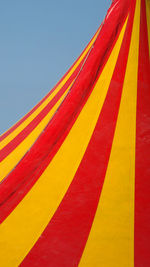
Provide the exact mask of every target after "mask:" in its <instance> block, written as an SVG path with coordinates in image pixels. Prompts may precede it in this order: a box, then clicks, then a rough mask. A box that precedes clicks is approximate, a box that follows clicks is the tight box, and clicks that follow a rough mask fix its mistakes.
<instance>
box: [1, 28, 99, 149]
mask: <svg viewBox="0 0 150 267" xmlns="http://www.w3.org/2000/svg"><path fill="white" fill-rule="evenodd" d="M98 33H99V31H98V32H97V34H96V35H95V37H94V38H93V39H92V40H91V42H90V43H89V45H88V47H87V48H86V50H85V51H84V53H83V55H81V57H80V58H79V59H78V61H77V62H76V64H75V65H74V66H73V68H72V69H71V70H70V71H69V73H68V74H67V75H66V77H65V78H64V79H63V80H62V82H61V83H60V84H59V85H58V86H57V88H56V89H55V90H54V92H53V93H52V94H51V95H50V96H49V97H48V98H47V99H46V100H45V101H44V102H43V103H42V104H41V105H40V106H39V107H38V108H37V109H36V110H35V111H34V112H33V113H32V114H31V115H30V116H29V117H28V118H27V119H26V120H25V121H24V122H23V123H22V124H21V125H20V126H18V127H17V128H16V129H15V130H14V131H13V132H12V133H11V134H9V135H8V136H7V137H6V138H5V139H4V140H3V141H2V142H1V143H0V149H2V148H3V147H4V146H6V145H7V144H8V143H9V142H10V141H11V140H13V139H14V138H15V137H16V136H17V135H18V134H19V133H20V132H21V131H22V130H23V129H24V128H25V127H26V126H27V125H28V124H29V123H30V122H31V121H32V120H33V119H34V118H35V117H36V116H37V115H38V114H39V113H40V112H41V111H42V110H43V109H44V107H45V106H46V105H47V104H48V103H49V102H50V101H51V100H52V99H53V98H54V96H55V95H56V94H57V93H58V91H59V90H60V89H61V88H62V87H63V85H64V84H65V83H66V82H67V80H68V79H69V78H70V76H71V75H72V74H73V72H74V71H75V70H76V68H77V67H78V65H79V64H80V63H81V61H82V60H83V58H84V57H85V55H86V54H87V53H88V51H89V49H90V48H91V46H92V45H93V43H94V42H95V39H96V37H97V35H98Z"/></svg>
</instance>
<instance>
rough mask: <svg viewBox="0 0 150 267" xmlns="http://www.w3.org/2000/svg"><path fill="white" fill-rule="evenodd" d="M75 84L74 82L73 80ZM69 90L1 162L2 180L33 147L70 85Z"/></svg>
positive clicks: (0, 173)
mask: <svg viewBox="0 0 150 267" xmlns="http://www.w3.org/2000/svg"><path fill="white" fill-rule="evenodd" d="M72 84H73V82H72ZM72 84H71V85H70V86H69V88H68V89H67V91H66V92H65V93H64V94H63V95H62V97H61V98H60V99H59V101H58V102H57V103H56V104H55V106H54V107H53V108H52V109H51V110H50V112H49V113H48V114H47V115H46V116H45V117H44V119H43V120H42V121H41V122H40V123H39V124H38V126H37V127H36V128H35V129H34V130H33V131H32V132H31V133H30V134H29V135H28V136H27V137H26V138H25V139H24V140H23V141H22V142H21V143H20V145H18V146H17V147H16V148H15V149H14V150H13V151H12V152H11V153H10V154H9V155H8V156H7V157H6V158H5V159H4V160H3V161H2V162H1V163H0V181H2V180H3V179H4V178H5V177H6V176H7V175H8V174H9V173H10V172H11V170H13V169H14V167H15V166H16V165H17V164H18V162H19V161H20V160H21V159H22V157H23V156H24V155H25V153H26V152H27V151H28V150H29V149H30V148H31V146H32V145H33V143H34V142H35V140H36V139H37V138H38V136H39V135H40V133H41V132H42V131H43V130H44V128H45V127H46V125H47V124H48V123H49V121H50V119H51V118H52V116H53V115H54V113H55V112H56V110H57V108H58V107H59V105H60V104H61V102H62V101H63V99H64V97H65V96H66V95H67V93H68V91H69V89H70V87H71V86H72Z"/></svg>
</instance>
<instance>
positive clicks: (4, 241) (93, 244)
mask: <svg viewBox="0 0 150 267" xmlns="http://www.w3.org/2000/svg"><path fill="white" fill-rule="evenodd" d="M0 141H1V142H0V148H1V151H0V266H1V267H4V266H6V267H9V266H10V267H14V266H32V267H33V266H51V267H74V266H80V267H82V266H88V267H100V266H102V267H117V266H118V267H133V266H135V267H141V266H143V267H149V266H150V248H149V244H150V0H114V1H112V4H111V6H110V8H109V10H108V12H107V14H106V17H105V19H104V21H103V22H102V24H101V25H100V27H99V28H98V30H97V32H96V33H95V35H94V37H93V38H92V39H91V41H90V43H89V44H88V45H87V47H86V48H85V50H84V51H83V52H82V54H81V55H80V56H79V58H78V59H77V60H76V61H75V63H74V64H73V66H71V68H70V69H69V70H68V72H67V73H66V74H65V75H64V76H63V77H62V79H61V80H60V81H59V82H58V83H57V84H56V86H55V87H54V88H53V89H52V90H51V91H50V92H49V93H48V94H47V95H46V96H45V97H44V98H43V99H42V100H41V101H40V102H39V103H38V104H37V105H36V106H35V107H34V108H33V109H32V110H31V111H30V112H29V113H28V114H27V115H25V116H24V117H23V118H22V119H21V120H20V121H18V122H17V123H16V124H15V125H14V126H12V128H10V129H9V130H8V131H7V132H5V133H4V134H3V135H1V136H0Z"/></svg>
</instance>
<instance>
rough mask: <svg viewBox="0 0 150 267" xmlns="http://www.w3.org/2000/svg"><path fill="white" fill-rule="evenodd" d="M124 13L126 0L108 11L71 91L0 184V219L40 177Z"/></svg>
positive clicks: (89, 86) (87, 91) (83, 98)
mask: <svg viewBox="0 0 150 267" xmlns="http://www.w3.org/2000/svg"><path fill="white" fill-rule="evenodd" d="M124 7H125V8H124ZM127 12H128V4H127V2H126V1H125V3H124V4H123V2H122V5H121V8H120V11H118V9H117V11H116V12H112V13H111V17H112V20H111V19H110V17H109V18H108V19H107V20H106V21H105V25H104V27H103V28H102V30H101V34H100V35H99V37H98V38H97V41H96V42H95V46H94V49H93V50H92V52H91V54H90V55H89V58H88V60H87V62H86V64H85V65H84V67H83V70H82V72H81V73H80V75H79V77H78V79H77V80H76V83H75V84H74V85H73V87H72V90H71V92H70V94H68V96H67V97H66V99H65V101H64V102H63V104H62V106H61V107H60V109H59V110H58V112H57V113H56V114H55V116H54V117H53V119H52V120H51V122H50V123H49V125H48V127H47V128H46V129H45V132H44V133H43V134H42V135H41V136H40V137H39V139H38V140H37V141H36V143H35V144H34V145H33V147H32V148H31V150H30V151H29V152H28V153H27V154H26V155H25V157H24V158H23V159H22V161H21V162H20V163H19V164H18V166H17V167H16V169H15V170H14V171H13V172H12V173H11V174H10V175H9V176H8V177H7V179H5V180H4V182H3V183H2V184H1V185H0V206H1V208H0V221H1V222H2V220H3V219H4V218H6V216H8V214H9V213H10V212H11V211H12V210H13V209H14V208H15V206H16V205H17V204H18V203H19V201H21V199H22V198H23V197H24V195H25V194H26V193H27V192H28V191H29V190H30V188H31V187H32V186H33V184H34V183H35V182H36V181H37V179H38V178H39V177H40V176H41V174H42V173H43V171H44V170H45V168H46V167H47V166H48V164H49V163H50V161H51V159H52V158H53V157H54V155H55V153H56V152H57V151H58V149H59V147H60V146H61V144H62V142H63V141H64V139H65V138H66V136H67V135H68V133H69V131H70V129H71V127H72V125H73V124H74V122H75V120H76V118H77V116H78V115H79V113H80V111H81V109H82V108H83V106H84V104H85V102H86V101H87V99H88V97H89V95H90V93H91V92H92V90H93V88H94V85H95V82H96V81H97V78H98V77H99V75H100V73H101V71H102V69H103V67H104V65H105V63H106V62H107V59H108V57H109V55H110V53H111V51H112V49H113V47H114V45H115V42H116V40H117V38H118V35H119V33H120V30H121V29H122V25H123V23H124V21H125V19H126V16H127ZM31 162H32V164H31Z"/></svg>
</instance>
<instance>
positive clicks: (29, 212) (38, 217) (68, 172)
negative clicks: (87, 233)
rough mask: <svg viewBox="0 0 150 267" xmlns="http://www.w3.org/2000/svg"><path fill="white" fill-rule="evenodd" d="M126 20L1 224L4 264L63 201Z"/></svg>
mask: <svg viewBox="0 0 150 267" xmlns="http://www.w3.org/2000/svg"><path fill="white" fill-rule="evenodd" d="M125 27H126V24H125V25H124V27H123V29H122V32H121V34H120V37H119V39H118V41H117V43H116V45H115V47H114V49H113V51H112V53H111V56H110V58H109V60H108V62H107V64H106V66H105V68H104V70H103V72H102V74H101V76H100V78H99V80H98V82H97V84H96V86H95V88H94V90H93V91H92V93H91V96H90V97H89V99H88V101H87V102H86V104H85V106H84V108H83V109H82V111H81V113H80V115H79V116H78V118H77V120H76V122H75V124H74V126H73V127H72V129H71V131H70V132H69V135H68V136H67V138H66V139H65V141H64V143H63V144H62V146H61V148H60V149H59V151H58V152H57V154H56V155H55V157H54V158H53V160H52V162H51V163H50V164H49V166H48V167H47V169H46V170H45V171H44V173H43V174H42V176H41V177H40V178H39V180H38V181H37V183H36V184H35V185H34V187H33V188H32V189H31V190H30V192H29V193H28V194H27V195H26V196H25V198H24V199H23V200H22V202H21V203H20V204H19V205H18V206H17V207H16V209H15V210H14V211H13V212H12V213H11V214H10V216H9V217H8V218H7V219H6V220H5V221H4V222H3V223H2V224H1V226H0V263H1V266H2V267H3V266H7V267H8V266H18V265H19V264H20V262H22V260H23V259H24V257H25V256H26V255H27V254H28V252H29V251H30V250H31V248H32V247H33V245H34V244H35V242H36V241H37V239H38V238H39V236H40V235H41V233H42V232H43V230H44V229H45V227H46V226H47V224H48V223H49V221H50V219H51V218H52V216H53V214H54V212H55V211H56V209H57V207H58V205H59V203H60V202H61V200H62V198H63V196H64V194H65V192H66V190H67V188H68V186H69V185H70V183H71V181H72V179H73V177H74V174H75V172H76V170H77V168H78V166H79V164H80V162H81V160H82V157H83V155H84V153H85V150H86V148H87V145H88V143H89V140H90V138H91V135H92V133H93V130H94V128H95V125H96V122H97V119H98V117H99V114H100V110H101V108H102V106H103V103H104V100H105V97H106V94H107V91H108V87H109V84H110V81H111V78H112V74H113V70H114V67H115V64H116V61H117V57H118V53H119V50H120V46H121V43H122V39H123V36H124V31H125Z"/></svg>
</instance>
